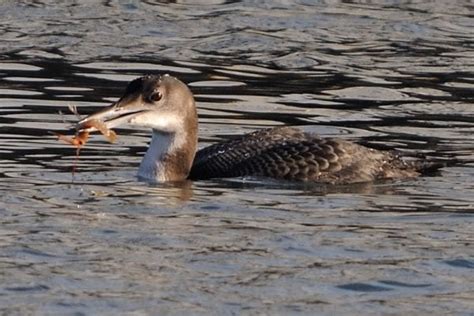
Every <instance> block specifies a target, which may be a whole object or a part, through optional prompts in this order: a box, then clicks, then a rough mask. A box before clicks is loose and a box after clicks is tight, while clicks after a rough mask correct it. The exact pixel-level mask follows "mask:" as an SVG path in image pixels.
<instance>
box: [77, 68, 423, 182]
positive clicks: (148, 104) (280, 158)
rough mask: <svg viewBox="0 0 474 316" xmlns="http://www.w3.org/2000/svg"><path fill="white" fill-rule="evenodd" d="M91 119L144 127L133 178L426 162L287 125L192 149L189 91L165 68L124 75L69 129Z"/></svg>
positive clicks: (326, 172) (335, 171)
mask: <svg viewBox="0 0 474 316" xmlns="http://www.w3.org/2000/svg"><path fill="white" fill-rule="evenodd" d="M91 120H100V121H101V122H104V124H105V125H106V126H107V127H108V128H114V127H117V126H119V125H122V124H130V125H134V126H140V127H148V128H151V129H152V131H153V136H152V140H151V143H150V146H149V148H148V150H147V152H146V154H145V156H144V157H143V160H142V162H141V164H140V168H139V171H138V177H139V178H140V179H142V180H146V181H152V182H166V181H181V180H185V179H191V180H203V179H210V178H225V177H242V176H261V177H271V178H277V179H286V180H298V181H314V182H320V183H328V184H348V183H357V182H369V181H374V180H378V179H388V178H391V179H395V178H409V177H415V176H418V175H420V174H422V173H423V172H424V170H426V169H430V168H431V167H432V166H431V165H430V164H429V163H426V162H424V161H409V162H408V161H404V160H402V159H400V158H399V157H398V156H397V155H395V154H394V153H392V152H388V151H380V150H376V149H372V148H368V147H364V146H362V145H358V144H355V143H351V142H348V141H344V140H342V139H335V138H331V139H329V138H328V139H325V138H320V137H319V136H317V135H315V134H311V133H307V132H303V131H302V130H300V129H297V128H292V127H276V128H270V129H263V130H260V131H256V132H253V133H250V134H246V135H243V136H241V137H240V138H237V139H233V140H230V141H226V142H222V143H218V144H214V145H211V146H209V147H206V148H203V149H201V150H199V151H197V152H196V148H197V142H198V137H197V132H198V117H197V111H196V105H195V102H194V97H193V94H192V93H191V91H190V90H189V88H188V87H187V86H186V85H185V84H184V83H183V82H181V81H180V80H178V79H177V78H175V77H172V76H170V75H163V76H155V75H147V76H143V77H140V78H137V79H135V80H133V81H131V82H130V83H129V84H128V86H127V88H126V90H125V93H124V95H123V96H122V97H121V98H120V99H119V100H118V101H117V102H116V103H114V104H112V105H111V106H109V107H107V108H104V109H103V110H101V111H99V112H97V113H94V114H92V115H90V116H88V117H86V118H85V119H83V120H81V121H80V122H79V123H78V124H77V126H76V129H77V130H79V131H80V130H87V131H89V132H92V131H94V130H95V129H94V128H93V127H89V126H88V125H87V122H90V121H91Z"/></svg>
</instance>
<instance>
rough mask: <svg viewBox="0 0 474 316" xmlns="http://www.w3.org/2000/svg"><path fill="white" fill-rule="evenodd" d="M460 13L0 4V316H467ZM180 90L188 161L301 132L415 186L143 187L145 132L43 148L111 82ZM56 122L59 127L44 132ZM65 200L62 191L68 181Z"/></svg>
mask: <svg viewBox="0 0 474 316" xmlns="http://www.w3.org/2000/svg"><path fill="white" fill-rule="evenodd" d="M473 8H474V7H473V5H472V3H471V2H469V1H457V2H449V3H448V2H447V1H435V2H432V1H417V2H412V1H382V2H380V3H379V4H373V3H372V2H371V1H360V2H359V1H358V2H352V1H344V2H337V1H336V2H334V1H332V2H328V3H327V2H326V1H257V2H253V1H204V0H203V1H198V2H195V1H104V2H103V3H97V2H78V3H73V2H65V3H59V4H58V3H57V1H44V0H41V1H18V2H7V3H3V4H2V5H1V10H0V12H1V13H0V14H1V17H2V18H1V19H0V39H1V42H0V51H1V52H2V54H1V56H0V83H1V85H0V155H1V156H0V157H1V158H0V177H1V181H0V196H1V198H0V213H1V218H2V219H1V228H0V247H1V249H2V251H1V256H0V267H1V271H2V273H1V275H0V280H1V286H0V293H1V295H0V310H1V311H2V313H6V314H9V313H12V314H48V315H49V314H80V315H86V314H116V313H120V314H127V313H128V314H156V313H159V314H193V315H200V314H202V315H208V314H217V315H232V314H298V313H301V314H314V313H315V312H317V313H318V314H328V315H329V314H355V313H356V314H357V313H359V314H377V315H380V314H400V313H409V314H414V313H415V314H427V313H434V314H446V313H452V314H469V313H472V310H473V309H474V306H473V303H472V302H473V298H474V286H473V284H474V278H473V275H474V274H473V268H474V250H473V249H474V247H473V240H474V235H473V212H474V185H473V181H472V179H473V177H474V162H473V161H474V154H473V152H474V151H473V150H474V138H473V136H472V135H473V132H474V110H473V109H474V107H473V102H472V100H473V96H474V95H473V87H474V76H473V73H474V58H473V57H474V54H473V47H472V44H473V39H474V37H473V34H472V27H473V26H474V25H473V24H474V23H473V20H472V12H473ZM146 73H153V74H160V73H169V74H171V75H174V76H177V77H179V78H180V79H181V80H182V81H184V82H186V83H187V84H189V86H190V87H191V89H192V91H193V92H194V94H195V96H196V100H197V103H198V107H199V110H198V111H199V116H200V130H199V133H200V146H205V145H208V144H211V143H214V142H216V141H220V140H224V139H228V138H230V137H232V136H233V135H238V134H241V133H245V132H249V131H253V130H255V129H259V128H264V127H270V126H278V125H294V126H301V127H302V128H304V129H305V130H308V131H311V132H315V133H319V134H321V135H322V136H331V137H343V138H345V139H350V140H354V141H358V142H361V143H364V144H369V145H371V146H375V147H378V148H389V149H396V150H398V151H400V152H401V153H403V154H404V155H406V156H408V157H421V156H424V157H427V158H428V159H431V160H435V161H446V162H450V163H453V162H456V163H454V164H452V165H451V166H449V167H446V168H443V169H442V170H441V172H440V173H439V174H436V175H433V176H431V177H423V178H419V179H411V180H406V181H395V182H381V183H371V184H359V185H353V186H339V187H327V186H326V187H325V186H318V185H296V184H288V183H279V182H274V181H260V180H255V179H244V180H242V179H225V180H219V179H217V180H212V181H196V182H186V183H183V184H180V185H149V184H146V183H141V182H137V181H136V179H135V171H136V168H137V167H138V165H139V163H140V160H141V156H142V155H143V153H144V151H145V150H146V146H147V142H148V140H149V131H147V130H136V129H131V128H128V127H124V128H122V129H118V130H117V132H118V134H119V140H118V143H117V144H109V143H107V142H106V141H105V140H104V139H103V138H102V137H101V136H98V135H97V136H93V137H92V139H91V141H90V142H89V144H88V146H87V147H86V148H85V149H83V151H82V152H81V157H80V159H79V160H78V161H77V171H76V174H75V175H74V179H73V177H72V175H71V168H72V165H73V164H74V163H75V151H74V149H72V148H70V147H69V146H67V145H66V144H62V143H60V142H57V141H56V140H55V137H54V136H53V135H51V134H49V132H50V131H62V130H64V129H65V128H67V126H68V124H69V122H73V121H75V120H76V119H77V118H76V117H75V116H74V115H72V114H70V113H69V112H68V110H67V105H68V104H74V105H76V106H77V107H78V109H79V112H80V113H81V114H84V115H85V114H88V113H92V112H93V111H96V110H98V109H99V108H101V107H103V106H106V105H108V104H110V102H112V101H114V100H116V99H117V98H118V97H119V96H120V94H121V93H122V91H123V89H124V87H125V86H126V84H127V82H128V81H129V80H132V79H134V78H136V77H137V76H140V75H143V74H146ZM59 111H61V112H62V113H63V115H60V114H59V113H58V112H59ZM72 180H74V181H72Z"/></svg>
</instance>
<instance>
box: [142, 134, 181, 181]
mask: <svg viewBox="0 0 474 316" xmlns="http://www.w3.org/2000/svg"><path fill="white" fill-rule="evenodd" d="M184 142H185V139H183V137H182V136H181V137H180V134H179V133H163V132H159V131H157V130H153V136H152V138H151V143H150V146H149V147H148V150H147V152H146V154H145V156H144V157H143V159H142V162H141V164H140V168H139V169H138V178H139V179H141V180H145V181H156V182H165V181H170V180H173V179H172V178H171V177H172V176H171V175H169V173H168V172H167V171H168V170H167V165H166V160H165V158H166V156H167V155H171V154H173V153H174V152H175V151H176V150H177V149H179V148H180V147H181V146H183V145H184Z"/></svg>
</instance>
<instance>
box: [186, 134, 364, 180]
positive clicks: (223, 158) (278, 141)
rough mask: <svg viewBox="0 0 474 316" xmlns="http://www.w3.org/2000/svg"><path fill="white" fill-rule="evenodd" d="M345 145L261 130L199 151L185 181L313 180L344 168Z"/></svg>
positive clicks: (329, 140)
mask: <svg viewBox="0 0 474 316" xmlns="http://www.w3.org/2000/svg"><path fill="white" fill-rule="evenodd" d="M346 143H347V142H344V141H338V140H331V139H322V138H319V137H318V136H315V135H312V134H307V133H304V132H302V131H301V130H299V129H296V128H289V127H281V128H273V129H264V130H261V131H257V132H254V133H250V134H246V135H244V136H242V137H240V138H238V139H234V140H231V141H227V142H223V143H218V144H215V145H212V146H209V147H206V148H203V149H201V150H200V151H198V152H197V153H196V157H195V160H194V163H193V167H192V169H191V172H190V175H189V178H190V179H209V178H216V177H219V178H224V177H238V176H265V177H273V178H282V179H288V180H317V179H318V178H320V177H321V176H322V175H324V174H328V173H330V172H337V171H339V170H341V169H342V168H343V167H344V166H343V165H342V164H341V163H345V162H346V161H345V159H346V160H347V157H346V156H347V153H346V150H345V148H344V144H346ZM356 146H357V145H356Z"/></svg>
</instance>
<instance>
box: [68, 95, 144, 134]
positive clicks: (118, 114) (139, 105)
mask: <svg viewBox="0 0 474 316" xmlns="http://www.w3.org/2000/svg"><path fill="white" fill-rule="evenodd" d="M146 111H148V109H147V108H146V107H145V106H144V105H143V102H140V101H139V100H137V98H134V99H129V98H127V99H124V98H122V99H120V100H119V101H117V102H115V103H113V104H112V105H110V106H108V107H106V108H104V109H101V110H99V111H98V112H96V113H93V114H91V115H89V116H87V117H86V118H84V119H82V120H81V121H79V123H77V125H76V130H78V131H87V132H94V131H97V130H98V128H97V126H96V125H97V122H100V124H101V125H103V126H105V127H106V128H108V129H112V128H114V127H118V126H121V125H125V124H128V123H130V120H131V119H132V118H134V117H136V116H137V115H139V114H142V113H143V112H146Z"/></svg>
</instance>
